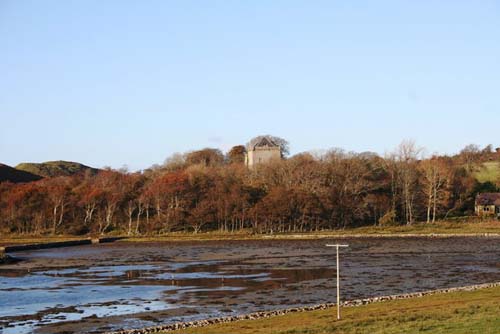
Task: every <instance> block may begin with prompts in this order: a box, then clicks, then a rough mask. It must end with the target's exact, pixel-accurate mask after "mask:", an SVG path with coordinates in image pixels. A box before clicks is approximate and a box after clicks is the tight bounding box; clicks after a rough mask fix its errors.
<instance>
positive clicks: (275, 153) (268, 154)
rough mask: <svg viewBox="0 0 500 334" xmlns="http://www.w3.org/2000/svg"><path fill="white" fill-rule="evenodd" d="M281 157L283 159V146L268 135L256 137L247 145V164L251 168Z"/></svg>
mask: <svg viewBox="0 0 500 334" xmlns="http://www.w3.org/2000/svg"><path fill="white" fill-rule="evenodd" d="M279 159H281V147H280V146H279V145H278V144H276V143H275V142H274V141H273V140H272V138H270V137H268V136H261V137H256V138H254V139H252V140H251V141H250V143H249V144H248V145H247V153H246V155H245V165H247V166H248V167H249V168H252V167H253V166H255V165H258V164H261V163H267V162H270V161H272V160H279Z"/></svg>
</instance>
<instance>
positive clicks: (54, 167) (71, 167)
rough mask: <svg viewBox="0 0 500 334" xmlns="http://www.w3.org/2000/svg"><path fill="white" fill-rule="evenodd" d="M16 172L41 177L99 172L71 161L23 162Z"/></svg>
mask: <svg viewBox="0 0 500 334" xmlns="http://www.w3.org/2000/svg"><path fill="white" fill-rule="evenodd" d="M16 169H17V170H20V171H25V172H28V173H31V174H35V175H38V176H41V177H56V176H71V175H75V174H80V173H84V172H86V171H90V172H91V173H97V172H98V171H99V170H98V169H96V168H92V167H89V166H85V165H83V164H81V163H78V162H72V161H47V162H42V163H31V162H24V163H20V164H19V165H17V166H16Z"/></svg>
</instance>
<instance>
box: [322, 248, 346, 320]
mask: <svg viewBox="0 0 500 334" xmlns="http://www.w3.org/2000/svg"><path fill="white" fill-rule="evenodd" d="M326 247H335V248H336V250H337V320H340V261H339V248H340V247H349V245H340V244H335V245H326Z"/></svg>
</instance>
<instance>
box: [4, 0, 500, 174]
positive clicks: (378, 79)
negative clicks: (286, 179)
mask: <svg viewBox="0 0 500 334" xmlns="http://www.w3.org/2000/svg"><path fill="white" fill-rule="evenodd" d="M499 99H500V1H481V0H478V1H460V0H453V1H451V0H450V1H445V0H443V1H431V0H428V1H426V0H419V1H414V0H411V1H409V0H408V1H404V0H397V1H396V0H395V1H384V0H379V1H347V0H346V1H186V0H183V1H90V0H85V1H83V0H82V1H50V0H49V1H18V0H2V1H0V162H3V163H6V164H9V165H16V164H17V163H19V162H23V161H35V162H41V161H47V160H59V159H62V160H73V161H79V162H83V163H85V164H89V165H92V166H96V167H102V166H112V167H116V168H119V167H121V166H123V165H128V166H129V167H130V168H131V169H132V170H135V169H140V168H146V167H148V166H150V165H152V164H154V163H162V162H163V161H164V159H165V158H166V157H167V156H169V155H171V154H172V153H174V152H184V151H188V150H193V149H199V148H203V147H217V148H221V149H222V150H228V149H229V148H230V147H231V146H233V145H237V144H244V143H245V142H247V141H248V140H249V139H250V138H252V137H253V136H256V135H260V134H267V133H269V134H273V135H276V136H280V137H284V138H286V139H287V140H289V141H290V143H291V149H292V153H298V152H302V151H308V150H315V149H328V148H331V147H342V148H344V149H346V150H353V151H374V152H378V153H381V154H383V153H384V152H386V151H389V150H392V149H393V148H394V147H395V146H397V145H398V143H399V142H400V141H401V140H403V139H406V138H410V139H414V140H416V141H417V143H418V144H419V145H421V146H425V147H426V148H427V150H428V151H429V152H440V153H454V152H457V151H458V150H460V148H462V147H463V146H465V145H466V144H469V143H476V144H479V145H481V146H484V145H486V144H489V143H492V144H494V145H495V146H500V136H499V135H498V129H499V125H500V100H499Z"/></svg>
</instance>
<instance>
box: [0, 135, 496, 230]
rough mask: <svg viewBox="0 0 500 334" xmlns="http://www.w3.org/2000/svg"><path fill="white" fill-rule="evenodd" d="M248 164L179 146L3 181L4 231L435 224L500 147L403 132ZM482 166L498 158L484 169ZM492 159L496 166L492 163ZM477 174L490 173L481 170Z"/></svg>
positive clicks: (472, 191) (462, 209)
mask: <svg viewBox="0 0 500 334" xmlns="http://www.w3.org/2000/svg"><path fill="white" fill-rule="evenodd" d="M280 145H281V146H282V152H283V156H284V157H283V159H282V160H280V161H274V162H270V163H266V164H261V165H258V166H255V167H254V168H247V167H246V166H245V164H244V154H245V146H243V145H240V146H235V147H233V148H232V149H231V150H230V151H229V152H228V153H227V154H223V153H222V152H221V151H220V150H218V149H212V148H206V149H202V150H198V151H192V152H188V153H185V154H174V155H173V156H171V157H169V158H167V160H166V161H165V163H164V164H162V165H156V166H153V167H151V168H149V169H147V170H144V171H141V172H129V171H127V170H126V169H121V170H113V169H111V168H106V169H101V170H96V169H89V170H86V171H84V172H80V173H76V174H73V175H65V176H53V177H43V178H41V179H40V180H36V181H31V182H23V183H12V182H1V183H0V233H2V234H3V235H59V234H65V235H103V234H115V235H159V234H167V233H171V232H180V231H182V232H192V233H199V232H207V231H220V232H227V233H231V232H238V231H242V230H245V231H251V232H252V233H256V234H264V233H285V232H310V231H323V230H335V229H345V228H352V227H359V226H381V227H383V226H392V225H412V224H416V223H431V222H435V221H437V220H443V219H453V218H454V217H464V216H469V215H473V213H474V198H475V196H476V194H478V193H480V192H496V191H498V190H499V189H498V188H499V186H500V182H499V180H498V178H497V175H498V170H499V168H500V167H499V166H500V163H499V162H500V150H499V149H497V150H494V149H493V147H492V146H491V145H488V146H486V147H484V148H480V147H478V146H477V145H468V146H466V147H465V148H463V149H462V150H461V151H460V152H459V153H458V154H456V155H453V156H445V155H429V156H426V155H425V154H424V150H423V149H422V148H420V147H418V146H417V145H416V144H415V143H414V142H412V141H403V142H402V143H401V144H400V145H399V146H398V147H397V148H396V149H394V150H393V151H392V152H391V153H388V154H386V155H384V156H383V157H382V156H380V155H377V154H375V153H370V152H365V153H354V152H346V151H344V150H342V149H331V150H328V151H325V152H321V153H320V152H307V153H300V154H296V155H293V156H289V154H288V143H287V142H286V141H285V140H282V141H281V142H280ZM485 164H489V165H488V166H489V168H490V169H491V168H493V170H494V172H493V173H491V175H490V177H488V175H487V177H486V178H485V177H484V170H485ZM492 166H493V167H492ZM478 175H483V177H482V178H479V177H478Z"/></svg>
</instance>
